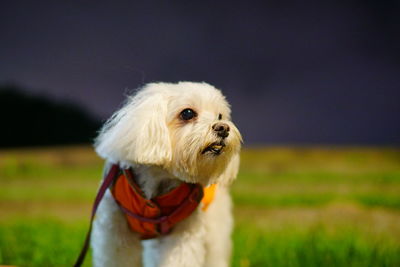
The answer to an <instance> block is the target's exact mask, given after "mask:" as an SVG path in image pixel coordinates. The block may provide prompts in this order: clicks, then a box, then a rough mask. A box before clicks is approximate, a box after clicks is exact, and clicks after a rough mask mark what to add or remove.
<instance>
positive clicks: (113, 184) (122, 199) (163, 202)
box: [74, 164, 216, 267]
mask: <svg viewBox="0 0 400 267" xmlns="http://www.w3.org/2000/svg"><path fill="white" fill-rule="evenodd" d="M128 179H129V181H128ZM108 189H110V190H111V193H112V195H113V196H114V199H115V201H116V202H117V204H118V205H119V207H120V208H121V210H122V211H123V212H124V213H125V216H126V218H127V220H128V223H129V226H130V227H131V229H132V230H133V231H135V232H138V233H139V234H140V236H141V238H142V239H149V238H154V237H157V236H160V235H163V234H168V233H169V232H170V231H171V230H172V227H173V226H174V225H175V224H176V223H178V222H180V221H182V220H184V219H185V218H187V217H188V216H189V215H190V214H192V213H193V211H194V210H195V209H196V208H197V206H198V205H199V204H200V201H201V202H202V205H203V207H202V209H203V211H204V210H206V209H207V207H208V205H209V204H210V203H211V202H212V200H213V199H214V193H215V189H216V185H211V186H209V187H205V188H203V187H201V186H200V185H199V184H189V183H182V184H181V185H180V186H178V187H177V188H175V189H173V190H171V191H170V192H168V193H166V194H163V195H160V196H157V197H155V198H153V199H150V200H149V199H146V198H145V197H144V194H143V192H142V190H141V189H140V188H139V186H138V185H137V184H136V183H135V179H133V173H132V171H131V170H130V169H126V170H121V168H120V167H119V166H118V165H117V164H114V165H112V166H111V168H110V170H109V171H108V173H107V175H106V176H105V177H104V179H103V182H102V184H101V186H100V188H99V191H98V192H97V195H96V198H95V200H94V203H93V208H92V214H91V216H90V226H89V230H88V232H87V234H86V238H85V242H84V243H83V247H82V250H81V252H80V253H79V256H78V258H77V259H76V262H75V264H74V267H80V266H82V264H83V262H84V260H85V256H86V253H87V251H88V249H89V243H90V238H91V234H92V226H93V220H94V217H95V215H96V211H97V208H98V207H99V204H100V202H101V200H102V199H103V197H104V195H105V193H106V192H107V190H108Z"/></svg>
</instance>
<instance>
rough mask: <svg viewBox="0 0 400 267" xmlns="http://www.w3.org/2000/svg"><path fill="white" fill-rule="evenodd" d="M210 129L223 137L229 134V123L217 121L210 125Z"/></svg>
mask: <svg viewBox="0 0 400 267" xmlns="http://www.w3.org/2000/svg"><path fill="white" fill-rule="evenodd" d="M212 129H213V130H214V131H215V132H216V133H217V135H218V136H219V137H222V138H225V137H227V136H228V135H229V125H228V124H226V123H223V122H217V123H216V124H214V125H213V126H212Z"/></svg>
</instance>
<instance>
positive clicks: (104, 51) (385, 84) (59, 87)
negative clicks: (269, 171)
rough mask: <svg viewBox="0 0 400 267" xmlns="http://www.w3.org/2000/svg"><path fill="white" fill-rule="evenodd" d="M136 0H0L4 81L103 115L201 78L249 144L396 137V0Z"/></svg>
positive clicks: (388, 140) (391, 140)
mask: <svg viewBox="0 0 400 267" xmlns="http://www.w3.org/2000/svg"><path fill="white" fill-rule="evenodd" d="M56 2H57V3H56ZM78 2H79V3H78ZM137 2H138V1H126V2H122V1H108V2H106V1H25V2H24V1H7V2H4V1H3V2H1V3H0V40H1V41H0V84H1V83H6V82H13V83H15V84H17V85H20V86H22V87H23V88H26V90H29V91H30V92H32V93H35V94H36V93H39V94H46V95H49V96H51V97H54V98H55V99H68V100H72V101H74V102H78V103H79V104H81V105H83V106H85V107H86V108H87V110H89V111H90V112H92V113H93V114H94V115H96V116H98V117H100V118H106V117H108V116H110V115H111V113H112V112H113V111H114V110H116V109H117V108H118V106H119V105H120V103H121V101H122V100H123V99H124V94H125V93H126V92H128V91H130V90H132V89H135V88H137V87H139V86H140V85H142V84H143V83H147V82H152V81H172V82H174V81H179V80H193V81H206V82H209V83H211V84H214V85H215V86H217V87H219V88H221V89H222V90H223V92H224V93H225V94H226V95H227V97H228V100H229V101H230V102H231V104H232V106H233V118H234V121H235V122H236V123H237V125H238V127H239V129H240V130H241V131H242V133H243V135H244V138H245V141H246V143H247V144H260V143H264V144H272V143H275V144H287V143H299V144H308V143H328V144H329V143H338V144H397V145H398V144H400V104H399V103H400V16H399V14H400V5H399V1H391V0H387V1H297V3H295V2H294V1H293V2H286V1H260V2H259V4H256V3H252V4H251V5H250V4H248V3H247V2H246V4H245V3H244V2H242V4H233V1H191V2H190V1H174V3H172V1H171V3H169V4H167V3H166V2H167V1H143V2H144V3H137ZM283 2H285V3H283Z"/></svg>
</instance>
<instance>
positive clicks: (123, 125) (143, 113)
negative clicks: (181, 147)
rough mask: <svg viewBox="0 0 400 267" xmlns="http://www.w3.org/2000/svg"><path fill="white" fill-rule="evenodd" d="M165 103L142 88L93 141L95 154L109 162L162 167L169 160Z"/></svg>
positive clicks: (154, 92) (150, 91)
mask: <svg viewBox="0 0 400 267" xmlns="http://www.w3.org/2000/svg"><path fill="white" fill-rule="evenodd" d="M166 101H167V99H165V97H164V96H163V95H162V93H161V92H159V91H157V90H151V88H149V86H148V87H145V88H143V89H142V90H141V91H139V92H138V93H137V94H136V95H135V96H134V97H130V98H129V99H128V101H127V103H126V104H125V105H124V106H123V107H122V108H121V109H120V110H119V111H117V112H116V113H115V114H114V115H113V116H112V117H111V118H110V119H109V120H108V121H107V122H106V124H105V125H104V126H103V128H102V129H101V131H100V134H99V136H98V137H97V139H96V143H95V147H96V152H97V153H98V154H99V155H100V156H102V157H104V158H107V159H109V160H110V161H113V162H131V163H138V164H154V165H163V164H165V163H167V162H169V161H170V160H171V142H170V137H169V131H168V127H167V124H166V116H167V103H166Z"/></svg>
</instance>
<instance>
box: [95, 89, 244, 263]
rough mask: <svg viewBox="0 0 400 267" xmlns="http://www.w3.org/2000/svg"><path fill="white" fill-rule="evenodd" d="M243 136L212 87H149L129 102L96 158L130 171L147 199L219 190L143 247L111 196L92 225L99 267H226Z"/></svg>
mask: <svg viewBox="0 0 400 267" xmlns="http://www.w3.org/2000/svg"><path fill="white" fill-rule="evenodd" d="M240 145H241V136H240V133H239V131H238V129H237V128H236V127H235V125H234V124H233V123H232V122H231V117H230V107H229V104H228V103H227V101H226V100H225V97H224V96H223V95H222V94H221V92H220V91H219V90H217V89H216V88H214V87H213V86H211V85H209V84H206V83H192V82H180V83H177V84H171V83H151V84H148V85H146V86H145V87H143V88H142V89H140V90H139V91H138V92H137V93H136V94H135V95H133V96H130V97H128V100H127V102H126V104H125V105H124V106H123V107H122V108H121V109H120V110H119V111H117V112H116V113H115V114H114V115H113V116H112V117H111V118H110V119H109V120H108V121H107V122H106V124H105V125H104V127H103V128H102V130H101V132H100V134H99V136H98V138H97V140H96V145H95V146H96V151H97V153H98V154H99V155H100V156H101V157H103V158H105V159H106V160H107V163H106V167H105V173H107V172H108V170H109V169H110V166H111V165H112V164H118V165H119V166H120V167H121V168H125V169H126V168H131V170H132V172H133V173H134V174H135V180H136V184H137V185H139V186H140V189H141V190H142V192H143V193H144V195H145V197H146V198H147V199H152V198H154V197H157V196H159V195H162V194H165V193H167V192H170V191H171V190H173V189H174V188H176V187H177V186H179V185H181V184H182V183H189V184H200V185H201V186H204V187H206V186H209V185H211V184H217V187H216V192H215V196H214V200H213V201H212V202H211V204H210V205H209V206H208V208H207V209H206V210H205V209H203V208H202V206H201V204H200V205H199V206H198V207H197V208H196V209H195V211H194V212H193V213H191V214H190V216H189V217H187V218H185V219H184V220H182V221H180V222H179V223H177V224H176V225H175V226H174V227H173V229H172V231H171V232H170V233H168V234H166V235H160V236H158V237H156V238H153V239H148V240H142V239H141V238H140V235H139V234H138V233H136V232H134V231H132V230H131V228H130V226H129V224H128V222H127V218H126V216H125V214H124V213H123V212H122V211H121V209H120V207H119V206H118V205H117V204H116V202H115V200H114V198H113V195H112V193H111V192H110V190H107V192H106V194H105V196H104V198H103V199H102V201H101V203H100V205H99V208H98V211H97V215H96V219H95V221H94V224H93V235H92V239H91V246H92V248H93V262H94V265H95V266H107V267H110V266H118V267H122V266H146V267H150V266H170V267H179V266H188V267H189V266H190V267H196V266H207V267H217V266H228V265H229V261H230V260H229V259H230V253H231V239H230V235H231V231H232V225H233V221H232V215H231V200H230V196H229V194H228V188H227V186H228V185H229V182H230V181H232V180H233V179H234V178H235V177H236V174H237V172H238V168H239V150H240Z"/></svg>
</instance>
